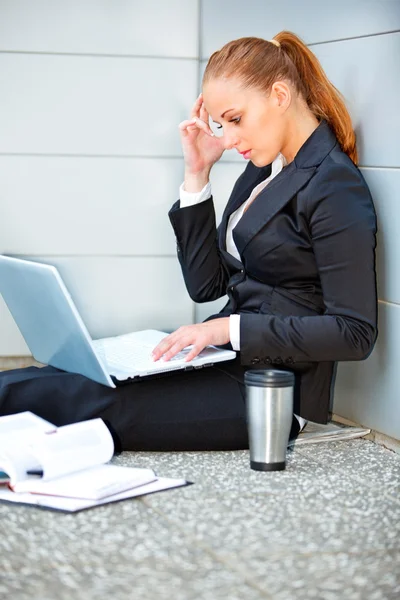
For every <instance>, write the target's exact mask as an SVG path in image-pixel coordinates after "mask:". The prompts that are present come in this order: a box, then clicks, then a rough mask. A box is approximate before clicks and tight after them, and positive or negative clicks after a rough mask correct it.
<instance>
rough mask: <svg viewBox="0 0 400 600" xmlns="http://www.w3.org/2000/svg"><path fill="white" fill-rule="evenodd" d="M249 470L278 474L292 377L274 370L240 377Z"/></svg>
mask: <svg viewBox="0 0 400 600" xmlns="http://www.w3.org/2000/svg"><path fill="white" fill-rule="evenodd" d="M244 382H245V385H246V414H247V427H248V433H249V445H250V467H251V468H252V469H254V470H256V471H281V470H283V469H285V467H286V449H287V445H288V441H289V434H290V429H291V426H292V419H293V388H294V374H293V373H290V372H289V371H279V370H275V369H267V370H265V371H262V370H250V371H246V373H245V376H244Z"/></svg>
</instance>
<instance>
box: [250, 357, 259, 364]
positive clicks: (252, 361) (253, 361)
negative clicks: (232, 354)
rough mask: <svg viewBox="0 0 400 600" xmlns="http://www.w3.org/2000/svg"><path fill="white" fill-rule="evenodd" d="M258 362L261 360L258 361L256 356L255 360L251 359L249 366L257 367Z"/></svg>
mask: <svg viewBox="0 0 400 600" xmlns="http://www.w3.org/2000/svg"><path fill="white" fill-rule="evenodd" d="M259 362H261V359H260V358H258V356H256V357H255V358H253V359H252V360H251V364H252V365H258V363H259Z"/></svg>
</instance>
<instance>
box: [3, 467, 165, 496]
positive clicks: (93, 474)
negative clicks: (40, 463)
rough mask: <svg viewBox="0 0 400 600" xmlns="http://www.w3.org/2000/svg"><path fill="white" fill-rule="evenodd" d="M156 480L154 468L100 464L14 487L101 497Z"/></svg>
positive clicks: (16, 488)
mask: <svg viewBox="0 0 400 600" xmlns="http://www.w3.org/2000/svg"><path fill="white" fill-rule="evenodd" d="M155 479H156V476H155V474H154V471H152V470H151V469H135V468H130V467H121V466H118V465H100V466H97V467H92V468H91V469H85V470H84V471H78V472H77V473H71V474H70V475H64V476H63V477H57V478H56V479H52V480H50V481H43V480H41V479H36V480H34V479H30V480H26V481H22V482H21V483H19V484H17V485H16V486H15V487H14V492H18V493H19V492H31V493H35V494H46V495H47V494H48V495H51V496H64V497H66V498H82V499H87V500H101V499H102V498H106V497H107V496H111V495H114V494H118V493H120V492H124V491H125V490H128V489H133V488H135V487H138V486H141V485H144V484H146V483H150V482H151V481H154V480H155Z"/></svg>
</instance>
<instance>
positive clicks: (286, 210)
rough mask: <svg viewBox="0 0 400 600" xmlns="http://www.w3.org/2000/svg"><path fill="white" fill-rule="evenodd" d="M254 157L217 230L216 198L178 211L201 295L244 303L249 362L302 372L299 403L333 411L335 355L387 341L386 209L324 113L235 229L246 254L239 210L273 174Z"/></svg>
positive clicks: (192, 285)
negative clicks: (381, 290)
mask: <svg viewBox="0 0 400 600" xmlns="http://www.w3.org/2000/svg"><path fill="white" fill-rule="evenodd" d="M270 171H271V165H268V166H267V167H263V168H258V167H255V166H254V165H253V164H252V163H251V162H250V163H249V164H248V165H247V168H246V169H245V171H244V172H243V174H242V175H241V176H240V177H239V179H238V181H237V182H236V184H235V187H234V189H233V191H232V194H231V196H230V199H229V201H228V204H227V206H226V209H225V212H224V214H223V217H222V221H221V224H220V226H219V228H218V230H217V228H216V223H215V213H214V208H213V201H212V198H210V199H209V200H206V201H205V202H202V203H200V204H197V205H195V206H190V207H185V208H180V206H179V202H177V203H176V204H175V205H174V206H173V207H172V209H171V211H170V220H171V223H172V225H173V228H174V230H175V234H176V238H177V244H178V258H179V261H180V263H181V267H182V272H183V276H184V279H185V283H186V287H187V289H188V292H189V294H190V296H191V298H192V299H193V300H194V301H195V302H207V301H210V300H215V299H217V298H219V297H221V296H223V295H224V294H227V295H228V298H229V301H228V303H227V304H226V306H225V307H224V308H223V309H222V311H221V312H220V313H219V314H218V315H214V316H213V317H210V318H216V317H224V316H228V315H230V314H232V313H239V314H240V315H241V319H240V363H241V365H242V371H243V367H244V368H269V367H277V368H284V369H288V370H291V371H293V372H295V374H296V390H295V411H296V412H298V414H300V415H301V416H302V417H304V418H306V419H310V420H313V421H317V422H326V420H327V418H328V416H329V410H330V407H331V402H332V390H333V382H334V373H335V366H336V365H335V363H336V361H341V360H346V361H347V360H362V359H364V358H366V357H367V356H368V355H369V354H370V352H371V350H372V348H373V346H374V343H375V339H376V335H377V329H376V320H377V299H376V276H375V234H376V217H375V211H374V207H373V203H372V199H371V195H370V192H369V190H368V187H367V185H366V183H365V181H364V179H363V177H362V175H361V173H360V171H359V170H358V169H357V167H356V166H355V165H354V164H353V162H352V161H351V160H350V159H349V158H348V156H347V155H346V154H344V153H343V152H342V150H341V149H340V146H339V144H338V142H337V140H336V138H335V136H334V134H333V132H332V130H331V129H330V128H329V126H328V125H327V124H326V123H325V122H322V123H321V124H320V125H319V126H318V127H317V129H316V130H315V131H314V132H313V133H312V135H311V136H310V137H309V138H308V139H307V141H306V142H305V143H304V145H303V146H302V147H301V149H300V150H299V152H298V153H297V155H296V157H295V159H294V161H292V162H291V163H290V164H289V165H288V166H287V167H285V168H284V169H283V171H281V172H280V173H279V174H278V175H277V176H276V177H275V178H274V179H273V180H272V181H271V182H270V183H269V184H268V185H267V187H266V188H265V189H264V190H263V191H262V192H261V193H260V194H259V195H258V196H257V197H256V199H255V200H254V201H253V202H252V204H251V205H250V207H249V208H248V210H247V211H246V212H245V213H244V215H243V217H242V218H241V219H240V221H239V223H238V224H237V225H236V227H235V229H234V231H233V237H234V240H235V243H236V246H237V248H238V251H239V254H240V257H241V260H242V262H239V261H238V260H236V259H235V258H234V257H233V256H231V255H230V254H229V253H227V252H226V243H225V239H226V229H227V225H228V219H229V216H230V215H231V214H232V212H233V211H235V210H236V209H237V208H238V207H239V206H240V205H241V204H242V203H243V202H244V201H245V200H246V199H247V198H248V196H249V195H250V193H251V191H252V189H253V188H254V187H255V186H256V185H257V184H258V183H260V182H261V181H262V180H263V179H265V178H266V177H268V175H269V173H270Z"/></svg>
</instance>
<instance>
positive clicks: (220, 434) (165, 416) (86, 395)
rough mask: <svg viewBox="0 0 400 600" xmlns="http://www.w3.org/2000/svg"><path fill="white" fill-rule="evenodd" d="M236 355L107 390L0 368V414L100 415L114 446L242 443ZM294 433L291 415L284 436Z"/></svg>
mask: <svg viewBox="0 0 400 600" xmlns="http://www.w3.org/2000/svg"><path fill="white" fill-rule="evenodd" d="M243 379H244V368H243V367H241V365H240V363H239V361H238V360H235V361H229V362H226V363H220V364H219V365H218V366H214V367H207V368H205V369H200V370H193V371H176V372H174V373H168V374H163V375H160V376H159V377H154V378H152V377H150V378H143V379H142V380H139V381H135V382H133V383H127V384H125V385H122V386H120V387H117V388H115V389H114V388H108V387H106V386H103V385H100V384H98V383H95V382H94V381H91V380H90V379H87V378H86V377H83V376H82V375H75V374H73V373H66V372H65V371H60V370H58V369H55V368H54V367H43V368H41V369H39V368H37V367H29V368H27V369H16V370H13V371H5V372H3V373H0V416H4V415H9V414H14V413H18V412H23V411H25V410H30V411H31V412H33V413H34V414H36V415H38V416H40V417H42V418H44V419H47V420H48V421H50V422H51V423H53V424H54V425H57V426H61V425H67V424H69V423H76V422H78V421H85V420H87V419H93V418H95V417H100V418H102V419H104V421H105V422H106V423H107V425H108V426H109V428H110V430H111V432H112V433H113V434H114V435H116V436H117V441H118V446H119V447H120V449H122V450H153V451H156V450H161V451H172V450H176V451H179V450H240V449H245V448H248V436H247V424H246V410H245V389H244V384H243ZM298 431H299V425H298V421H297V420H296V419H295V418H293V423H292V431H291V432H290V437H291V438H293V437H295V436H296V435H297V433H298Z"/></svg>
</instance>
